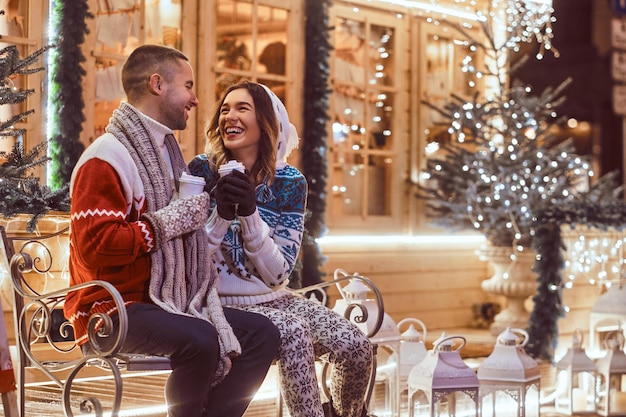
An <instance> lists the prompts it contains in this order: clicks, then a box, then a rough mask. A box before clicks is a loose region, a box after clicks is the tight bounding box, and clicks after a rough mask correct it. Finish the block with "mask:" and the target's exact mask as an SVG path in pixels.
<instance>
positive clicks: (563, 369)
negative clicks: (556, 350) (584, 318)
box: [554, 329, 596, 416]
mask: <svg viewBox="0 0 626 417" xmlns="http://www.w3.org/2000/svg"><path fill="white" fill-rule="evenodd" d="M582 341H583V334H582V331H581V330H580V329H576V331H574V334H573V336H572V347H571V348H569V349H568V350H567V353H566V354H565V356H564V357H563V358H562V359H561V360H560V361H558V362H557V364H556V368H557V382H556V384H557V387H556V399H555V404H554V409H555V410H556V412H557V413H561V414H567V415H570V416H571V415H574V414H576V415H578V414H595V412H596V403H595V387H594V384H595V373H596V365H595V363H594V362H593V361H592V360H591V358H589V356H587V354H586V353H585V350H584V349H583V347H582V343H583V342H582Z"/></svg>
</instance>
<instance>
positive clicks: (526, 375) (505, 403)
mask: <svg viewBox="0 0 626 417" xmlns="http://www.w3.org/2000/svg"><path fill="white" fill-rule="evenodd" d="M520 335H521V336H522V340H521V341H520V337H519V336H520ZM527 343H528V333H527V332H526V331H525V330H523V329H510V328H507V329H506V330H505V331H504V332H502V333H501V334H500V335H499V336H498V339H497V341H496V345H495V346H494V348H493V352H492V353H491V355H489V357H487V358H486V359H485V360H484V361H483V362H482V363H481V364H480V366H479V367H478V383H479V389H478V392H479V398H480V402H479V404H480V410H481V416H482V417H538V416H539V394H540V380H541V372H540V370H539V365H538V364H537V362H536V361H535V360H534V359H533V358H531V357H530V356H528V355H527V354H526V352H525V351H524V346H526V344H527Z"/></svg>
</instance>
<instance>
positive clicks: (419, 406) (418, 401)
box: [409, 390, 430, 417]
mask: <svg viewBox="0 0 626 417" xmlns="http://www.w3.org/2000/svg"><path fill="white" fill-rule="evenodd" d="M412 399H413V414H412V415H413V416H415V417H428V416H430V398H429V396H428V395H427V393H426V392H424V391H422V390H418V391H416V392H415V393H414V394H413V395H412ZM409 406H411V404H410V403H409Z"/></svg>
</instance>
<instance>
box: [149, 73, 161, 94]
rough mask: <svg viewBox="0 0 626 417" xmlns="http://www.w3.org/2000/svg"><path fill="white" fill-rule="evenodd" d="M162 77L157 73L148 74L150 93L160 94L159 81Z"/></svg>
mask: <svg viewBox="0 0 626 417" xmlns="http://www.w3.org/2000/svg"><path fill="white" fill-rule="evenodd" d="M162 81H163V78H161V76H160V75H159V74H152V75H151V76H150V83H149V88H150V92H151V93H152V94H161V82H162Z"/></svg>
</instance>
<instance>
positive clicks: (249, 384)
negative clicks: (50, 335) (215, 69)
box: [64, 45, 279, 417]
mask: <svg viewBox="0 0 626 417" xmlns="http://www.w3.org/2000/svg"><path fill="white" fill-rule="evenodd" d="M122 84H123V87H124V91H125V92H126V96H127V99H128V101H127V102H122V103H121V104H120V106H119V107H118V108H117V109H116V110H115V111H114V112H113V115H112V117H111V119H110V121H109V125H108V126H107V129H106V133H105V134H103V135H102V136H101V137H99V138H98V139H97V140H96V141H95V142H94V143H93V144H92V145H91V146H89V147H88V148H87V149H86V150H85V152H84V154H83V155H82V156H81V158H80V160H79V161H78V163H77V165H76V167H75V169H74V172H73V175H72V182H71V209H70V214H71V232H70V241H71V244H70V275H71V283H72V284H77V283H81V282H88V281H91V280H95V279H100V280H106V281H108V282H110V283H112V284H113V285H114V286H115V287H116V288H117V289H118V290H119V291H120V293H121V295H122V297H123V299H124V301H125V304H126V306H127V312H128V321H129V326H128V335H127V337H126V341H125V344H124V347H123V351H125V352H132V353H141V354H149V355H160V356H168V357H170V359H171V363H172V373H171V375H170V377H169V378H168V381H167V384H166V399H167V403H168V412H169V415H170V416H171V417H178V416H184V417H194V416H198V417H199V416H203V417H212V416H221V417H226V416H227V417H231V416H241V415H242V414H243V413H244V412H245V410H246V408H247V406H248V404H249V402H250V401H251V399H252V396H253V395H254V393H255V392H256V391H257V389H258V388H259V386H260V385H261V383H262V382H263V379H264V378H265V375H266V373H267V370H268V368H269V366H270V364H271V362H272V360H273V359H274V357H275V355H276V352H277V349H278V344H279V335H278V332H277V330H276V328H275V327H274V326H273V325H272V324H271V322H270V321H269V320H267V319H265V318H264V317H262V316H260V315H256V314H251V313H247V312H243V311H240V310H234V309H223V310H222V308H221V306H220V301H219V298H218V296H217V292H216V289H215V285H214V281H215V277H216V273H215V269H214V266H213V265H212V263H211V262H210V258H209V256H207V254H208V252H207V251H208V240H207V234H206V231H205V230H204V224H205V222H206V220H207V218H208V216H209V212H208V210H209V196H208V194H207V193H206V192H203V193H201V194H198V195H194V196H191V197H187V198H182V199H181V198H178V180H179V178H180V176H181V174H182V172H183V171H184V170H185V169H186V168H185V162H184V160H183V156H182V153H181V150H180V147H179V146H178V144H177V142H176V140H175V138H174V136H173V131H174V130H181V129H185V127H186V125H187V119H188V118H189V111H190V110H191V109H192V108H194V107H196V106H197V105H198V99H197V97H196V95H195V94H194V92H193V85H194V76H193V70H192V68H191V65H190V63H189V61H188V59H187V57H186V56H185V55H184V54H182V53H181V52H179V51H177V50H175V49H172V48H168V47H164V46H159V45H144V46H140V47H139V48H137V49H136V50H134V51H133V52H132V53H131V54H130V56H129V57H128V59H127V61H126V62H125V64H124V66H123V68H122ZM64 308H65V315H66V316H67V317H68V319H69V320H70V321H71V322H72V323H73V325H74V329H75V334H76V338H77V341H78V343H79V344H81V345H85V347H84V349H88V347H89V342H90V341H89V335H88V331H87V326H88V323H87V319H88V314H90V313H91V314H92V313H97V312H99V313H106V314H109V315H111V317H112V318H113V319H114V322H115V323H116V321H115V320H116V318H117V314H116V311H115V309H114V305H113V303H112V301H111V300H110V298H109V297H108V296H107V294H106V293H105V292H104V291H103V290H101V289H99V288H97V287H94V288H91V287H90V288H88V289H85V290H81V291H78V292H75V293H73V294H71V295H69V296H68V297H67V301H66V303H65V307H64ZM100 343H101V344H106V343H110V342H106V341H100ZM231 359H232V361H231Z"/></svg>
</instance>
